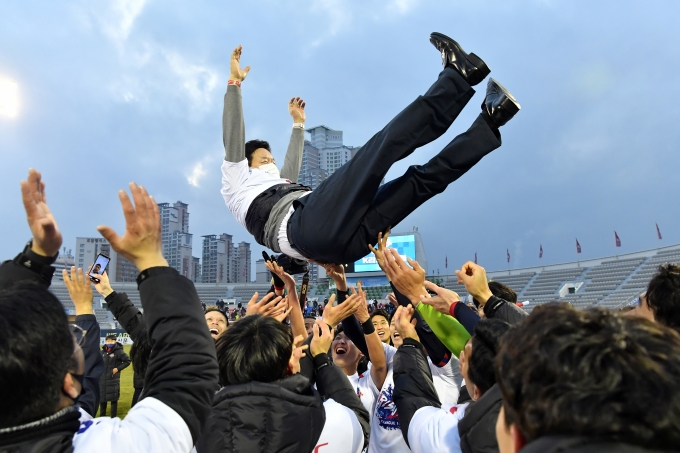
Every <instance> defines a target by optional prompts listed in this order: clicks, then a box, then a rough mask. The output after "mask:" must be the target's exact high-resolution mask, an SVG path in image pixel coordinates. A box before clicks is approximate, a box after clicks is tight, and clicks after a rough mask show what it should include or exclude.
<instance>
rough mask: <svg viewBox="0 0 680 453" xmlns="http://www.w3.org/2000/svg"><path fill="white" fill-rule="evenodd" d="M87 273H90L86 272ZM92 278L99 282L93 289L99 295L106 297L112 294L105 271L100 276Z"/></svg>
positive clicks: (96, 275)
mask: <svg viewBox="0 0 680 453" xmlns="http://www.w3.org/2000/svg"><path fill="white" fill-rule="evenodd" d="M88 272H90V271H89V270H88ZM94 278H96V279H97V280H99V283H95V284H94V289H96V290H97V292H98V293H99V294H101V295H102V296H104V297H107V296H108V295H109V294H111V293H112V292H113V288H111V284H110V282H109V274H108V273H107V272H106V271H105V272H104V273H103V274H101V275H99V274H95V275H94Z"/></svg>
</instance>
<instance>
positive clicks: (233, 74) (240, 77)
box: [222, 46, 304, 162]
mask: <svg viewBox="0 0 680 453" xmlns="http://www.w3.org/2000/svg"><path fill="white" fill-rule="evenodd" d="M242 49H243V48H242V46H238V47H237V48H236V49H234V51H233V52H232V53H231V63H230V65H229V69H230V73H229V84H228V85H227V92H226V93H225V95H224V110H223V111H222V140H223V141H224V153H225V157H224V160H226V161H227V162H241V161H242V160H243V159H245V158H246V148H245V146H246V126H245V123H244V121H243V101H242V99H241V82H243V81H244V80H245V78H246V76H247V75H248V71H250V66H248V67H246V68H245V69H241V62H240V61H241V51H242ZM303 138H304V137H303Z"/></svg>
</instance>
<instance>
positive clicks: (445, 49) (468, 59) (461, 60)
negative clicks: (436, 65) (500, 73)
mask: <svg viewBox="0 0 680 453" xmlns="http://www.w3.org/2000/svg"><path fill="white" fill-rule="evenodd" d="M430 42H431V43H432V45H433V46H435V47H436V48H437V50H438V51H440V52H441V53H442V64H443V65H444V67H445V68H446V67H451V68H453V69H455V70H456V71H458V74H460V75H462V76H463V78H464V79H465V80H466V81H467V83H469V84H470V86H475V85H477V84H478V83H479V82H481V81H482V80H484V78H485V77H486V76H488V75H489V73H490V72H491V70H490V69H489V67H488V66H487V65H486V63H484V61H482V59H481V58H479V57H478V56H477V55H475V54H473V53H470V54H468V53H465V51H464V50H463V48H462V47H460V44H458V43H457V42H456V41H454V40H453V39H451V38H449V37H448V36H446V35H442V34H441V33H432V34H430Z"/></svg>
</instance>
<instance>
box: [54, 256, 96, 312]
mask: <svg viewBox="0 0 680 453" xmlns="http://www.w3.org/2000/svg"><path fill="white" fill-rule="evenodd" d="M61 275H62V277H63V278H64V284H65V285H66V289H68V295H69V296H71V300H72V301H73V305H74V306H75V308H76V315H91V314H94V310H93V309H92V286H90V279H89V277H88V276H87V274H86V273H84V272H83V270H82V269H76V267H75V266H71V276H70V277H69V274H68V271H67V270H66V269H64V270H62V271H61Z"/></svg>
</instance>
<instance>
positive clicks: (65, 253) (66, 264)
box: [52, 247, 76, 280]
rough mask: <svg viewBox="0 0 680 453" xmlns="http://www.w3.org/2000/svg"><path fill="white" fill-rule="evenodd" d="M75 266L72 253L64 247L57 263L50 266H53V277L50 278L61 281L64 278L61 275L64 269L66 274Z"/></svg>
mask: <svg viewBox="0 0 680 453" xmlns="http://www.w3.org/2000/svg"><path fill="white" fill-rule="evenodd" d="M75 265H76V259H75V257H74V256H73V253H72V252H71V250H66V247H64V248H63V249H62V250H61V251H60V252H59V256H58V257H57V261H55V262H54V264H53V265H52V266H54V276H53V277H52V278H53V279H56V280H63V279H64V276H63V275H62V273H61V271H62V270H64V269H66V271H67V272H71V266H75Z"/></svg>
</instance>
